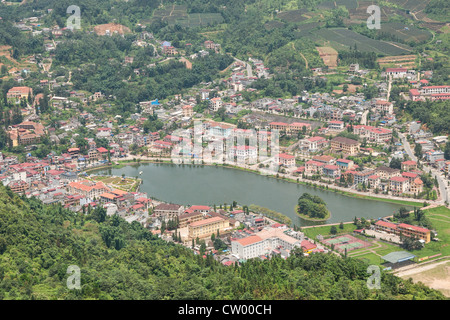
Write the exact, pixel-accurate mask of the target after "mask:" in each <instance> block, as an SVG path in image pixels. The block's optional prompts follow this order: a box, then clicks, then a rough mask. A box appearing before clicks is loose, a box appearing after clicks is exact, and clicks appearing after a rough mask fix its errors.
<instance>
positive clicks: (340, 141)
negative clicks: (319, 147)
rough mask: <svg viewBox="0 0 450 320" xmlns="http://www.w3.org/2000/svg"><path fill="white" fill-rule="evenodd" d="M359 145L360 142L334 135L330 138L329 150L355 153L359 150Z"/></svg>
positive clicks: (349, 153)
mask: <svg viewBox="0 0 450 320" xmlns="http://www.w3.org/2000/svg"><path fill="white" fill-rule="evenodd" d="M359 147H360V143H359V142H358V141H356V140H353V139H349V138H344V137H335V138H333V139H332V140H331V150H332V151H333V152H336V153H339V152H342V153H344V154H348V155H355V154H357V153H358V152H359Z"/></svg>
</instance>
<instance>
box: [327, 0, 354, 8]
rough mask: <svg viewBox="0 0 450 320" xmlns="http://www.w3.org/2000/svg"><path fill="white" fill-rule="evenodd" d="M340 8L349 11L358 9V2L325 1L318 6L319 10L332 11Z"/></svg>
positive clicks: (348, 0) (345, 0)
mask: <svg viewBox="0 0 450 320" xmlns="http://www.w3.org/2000/svg"><path fill="white" fill-rule="evenodd" d="M339 6H344V7H346V8H347V9H348V10H350V9H356V8H358V1H357V0H336V1H324V2H322V3H320V4H319V5H318V8H319V9H323V10H332V9H335V8H337V7H339Z"/></svg>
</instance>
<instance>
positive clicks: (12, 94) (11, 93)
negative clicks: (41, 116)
mask: <svg viewBox="0 0 450 320" xmlns="http://www.w3.org/2000/svg"><path fill="white" fill-rule="evenodd" d="M29 95H33V89H32V88H30V87H12V88H11V89H9V90H8V93H7V94H6V98H7V99H8V100H9V99H13V100H17V99H23V98H24V99H28V96H29Z"/></svg>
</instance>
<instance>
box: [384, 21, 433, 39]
mask: <svg viewBox="0 0 450 320" xmlns="http://www.w3.org/2000/svg"><path fill="white" fill-rule="evenodd" d="M378 33H387V34H390V35H392V36H395V37H397V38H398V39H400V40H402V41H406V42H411V41H413V42H424V41H427V40H429V39H431V38H432V36H433V35H432V34H431V32H429V31H428V30H423V29H419V28H417V27H415V26H411V25H407V24H404V23H400V22H388V23H383V24H381V29H380V30H378Z"/></svg>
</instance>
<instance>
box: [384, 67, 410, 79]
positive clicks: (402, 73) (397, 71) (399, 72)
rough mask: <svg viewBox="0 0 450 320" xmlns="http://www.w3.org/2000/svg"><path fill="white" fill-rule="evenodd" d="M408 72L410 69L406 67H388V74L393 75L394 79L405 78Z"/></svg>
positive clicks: (388, 75)
mask: <svg viewBox="0 0 450 320" xmlns="http://www.w3.org/2000/svg"><path fill="white" fill-rule="evenodd" d="M407 72H408V69H405V68H387V69H386V76H387V77H392V78H393V79H396V78H404V77H406V75H407Z"/></svg>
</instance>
